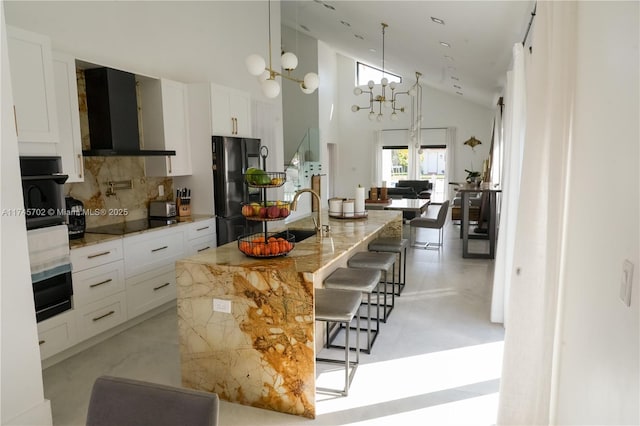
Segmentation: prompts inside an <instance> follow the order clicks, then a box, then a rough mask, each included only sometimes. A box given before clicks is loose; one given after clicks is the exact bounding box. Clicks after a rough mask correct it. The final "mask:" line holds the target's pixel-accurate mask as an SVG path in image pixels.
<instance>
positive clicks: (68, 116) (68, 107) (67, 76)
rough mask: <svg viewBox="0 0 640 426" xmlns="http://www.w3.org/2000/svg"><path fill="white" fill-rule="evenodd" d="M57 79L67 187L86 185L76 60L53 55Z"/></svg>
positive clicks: (61, 141)
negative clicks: (84, 183)
mask: <svg viewBox="0 0 640 426" xmlns="http://www.w3.org/2000/svg"><path fill="white" fill-rule="evenodd" d="M53 76H54V85H55V91H56V105H57V108H56V112H57V116H58V130H59V134H60V142H59V143H58V147H57V151H58V155H60V157H62V171H63V172H64V173H65V174H67V175H69V179H67V183H71V182H83V181H84V159H83V157H82V139H81V136H80V112H79V107H78V85H77V80H76V61H75V58H74V57H73V56H71V55H67V54H64V53H60V52H53Z"/></svg>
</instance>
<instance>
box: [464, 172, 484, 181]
mask: <svg viewBox="0 0 640 426" xmlns="http://www.w3.org/2000/svg"><path fill="white" fill-rule="evenodd" d="M464 171H465V172H467V178H466V179H465V180H466V181H467V183H471V184H476V183H479V181H480V172H475V171H472V170H469V169H464Z"/></svg>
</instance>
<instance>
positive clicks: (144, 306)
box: [124, 226, 184, 319]
mask: <svg viewBox="0 0 640 426" xmlns="http://www.w3.org/2000/svg"><path fill="white" fill-rule="evenodd" d="M183 228H184V227H183V226H177V227H172V228H169V229H163V230H157V231H152V232H147V233H144V234H140V235H135V236H132V237H125V239H124V254H125V259H126V261H125V276H126V285H127V304H128V315H129V318H130V319H131V318H134V317H136V316H138V315H140V314H142V313H144V312H146V311H148V310H150V309H152V308H155V307H157V306H160V305H162V304H163V303H166V302H168V301H170V300H173V299H175V298H176V268H175V261H176V260H178V259H180V258H181V257H183V255H184V230H183Z"/></svg>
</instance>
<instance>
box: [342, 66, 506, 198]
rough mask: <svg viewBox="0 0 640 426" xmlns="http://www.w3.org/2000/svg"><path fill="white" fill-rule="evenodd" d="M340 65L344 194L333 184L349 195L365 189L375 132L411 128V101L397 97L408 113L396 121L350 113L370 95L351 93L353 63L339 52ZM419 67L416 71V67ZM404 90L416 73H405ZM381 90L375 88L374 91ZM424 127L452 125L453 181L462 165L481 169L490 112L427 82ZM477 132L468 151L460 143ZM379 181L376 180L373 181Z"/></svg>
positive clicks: (488, 137)
mask: <svg viewBox="0 0 640 426" xmlns="http://www.w3.org/2000/svg"><path fill="white" fill-rule="evenodd" d="M337 58H338V59H337V69H338V102H337V105H336V107H337V111H334V114H337V116H338V127H339V140H337V141H336V142H337V143H338V144H339V146H338V150H339V153H340V154H339V157H338V158H339V163H340V165H339V170H340V175H339V177H338V178H339V182H340V184H341V185H342V187H343V192H342V193H341V192H340V188H337V191H336V192H337V193H336V196H344V197H350V196H353V194H352V193H353V192H354V188H355V187H357V186H358V185H362V186H365V187H369V186H371V184H372V183H373V182H372V181H373V164H374V150H373V147H374V146H375V141H376V136H375V135H376V131H378V130H381V129H407V128H409V126H410V119H411V112H410V105H411V101H410V98H409V97H408V96H403V97H400V98H399V101H400V102H399V103H400V104H401V105H403V106H405V107H406V112H405V113H404V114H400V113H399V114H400V119H399V120H398V121H395V122H394V121H391V120H390V118H389V114H386V115H385V118H384V120H383V122H382V123H380V124H379V123H377V122H371V121H369V119H368V116H367V115H368V114H367V112H365V111H359V112H357V113H356V112H352V111H351V106H352V105H354V104H357V105H360V106H364V105H366V104H367V103H368V98H367V97H366V96H364V95H360V96H356V95H354V94H353V89H354V87H355V75H356V71H355V67H356V62H355V60H353V59H351V58H347V57H345V56H342V55H340V54H338V55H337ZM418 71H419V70H418ZM403 78H404V80H403V85H402V89H403V90H406V89H408V88H409V87H410V86H411V85H412V84H413V83H415V76H404V77H403ZM378 90H379V89H378ZM422 100H423V106H422V115H423V121H422V127H423V128H425V127H455V128H456V140H455V142H454V147H455V152H454V157H455V164H453V174H452V178H451V180H452V181H464V178H465V177H466V173H465V171H464V169H468V168H470V167H471V162H473V167H474V169H476V170H482V161H483V160H484V159H485V158H487V156H488V153H489V147H490V144H491V125H492V118H493V111H492V109H491V108H488V107H485V106H481V105H478V104H475V103H472V102H469V101H467V100H465V99H464V98H463V97H460V96H459V95H449V94H447V93H444V92H441V91H439V90H436V89H433V88H431V87H429V86H426V85H423V96H422ZM471 136H475V137H476V138H477V139H479V140H480V141H482V145H479V146H476V149H475V151H472V150H471V149H470V148H469V147H468V146H466V145H463V142H464V141H465V140H467V139H469V138H470V137H471ZM376 183H377V184H380V182H376Z"/></svg>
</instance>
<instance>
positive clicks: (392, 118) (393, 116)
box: [391, 111, 398, 121]
mask: <svg viewBox="0 0 640 426" xmlns="http://www.w3.org/2000/svg"><path fill="white" fill-rule="evenodd" d="M391 121H398V114H396V113H395V111H394V112H392V113H391Z"/></svg>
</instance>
